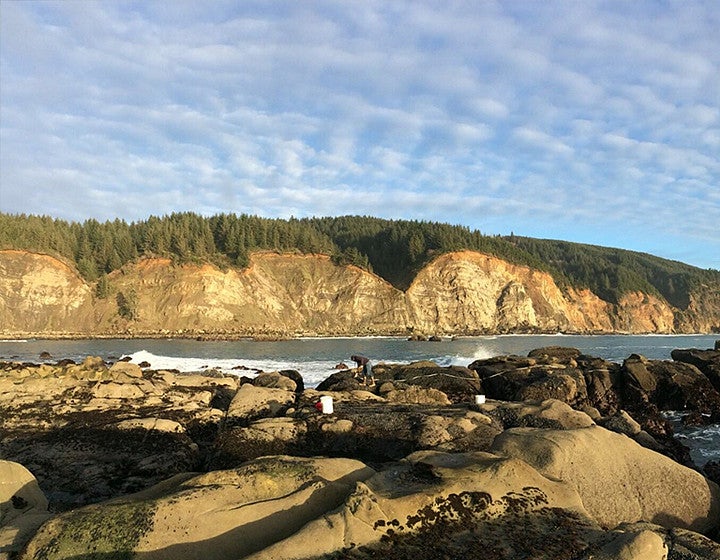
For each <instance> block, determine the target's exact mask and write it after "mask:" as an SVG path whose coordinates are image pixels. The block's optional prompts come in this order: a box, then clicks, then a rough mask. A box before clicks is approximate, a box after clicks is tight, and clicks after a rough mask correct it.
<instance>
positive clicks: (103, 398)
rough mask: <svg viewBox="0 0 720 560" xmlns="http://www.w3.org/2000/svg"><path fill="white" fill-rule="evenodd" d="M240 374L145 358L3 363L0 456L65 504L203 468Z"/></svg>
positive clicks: (59, 506) (57, 506)
mask: <svg viewBox="0 0 720 560" xmlns="http://www.w3.org/2000/svg"><path fill="white" fill-rule="evenodd" d="M238 384H239V382H238V380H237V378H235V377H223V376H213V375H209V374H208V375H179V374H178V375H176V374H174V373H172V372H167V371H160V372H152V371H147V370H146V371H143V370H141V369H140V368H139V367H138V366H137V365H135V364H128V363H124V362H119V363H117V364H115V365H112V366H108V365H107V364H105V363H104V362H103V360H101V359H100V358H88V359H86V360H85V361H84V362H83V363H82V364H65V365H60V366H51V365H40V366H34V365H26V364H10V363H5V364H2V370H1V373H0V457H2V458H5V459H10V460H12V461H17V462H19V463H22V464H23V465H25V466H27V467H28V468H29V469H30V470H31V471H32V473H33V474H34V475H35V476H36V477H37V479H38V481H39V483H40V487H41V488H42V489H43V491H44V492H45V494H46V495H47V497H48V499H49V501H50V505H51V509H53V510H55V511H59V510H64V509H67V508H70V507H75V506H78V505H83V504H87V503H91V502H97V501H101V500H106V499H109V498H112V497H115V496H118V495H122V494H126V493H129V492H135V491H137V490H140V489H143V488H146V487H148V486H150V485H152V484H154V483H156V482H159V481H161V480H164V479H166V478H168V477H169V476H172V475H173V474H176V473H180V472H186V471H192V470H197V469H199V468H202V463H203V460H204V459H203V458H204V456H205V450H206V449H207V448H209V447H210V446H211V445H212V442H213V441H214V439H215V437H216V435H217V432H218V429H219V426H220V423H221V422H222V421H223V419H224V417H225V414H226V411H225V410H221V409H220V408H217V407H224V408H227V402H229V400H230V399H231V398H232V395H234V393H235V392H236V391H237V387H238Z"/></svg>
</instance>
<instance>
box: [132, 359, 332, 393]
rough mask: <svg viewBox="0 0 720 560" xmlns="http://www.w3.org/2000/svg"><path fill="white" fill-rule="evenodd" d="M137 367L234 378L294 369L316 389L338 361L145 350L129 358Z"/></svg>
mask: <svg viewBox="0 0 720 560" xmlns="http://www.w3.org/2000/svg"><path fill="white" fill-rule="evenodd" d="M125 357H129V358H130V361H131V362H132V363H135V364H140V363H143V362H145V363H148V364H150V366H149V367H151V368H152V369H172V370H177V371H180V372H183V373H190V372H202V371H207V370H211V369H212V370H216V371H221V372H223V373H229V374H232V375H238V376H242V375H248V376H251V377H252V376H254V375H256V374H258V373H260V372H264V371H281V370H285V369H293V370H296V371H298V372H299V373H300V374H301V375H302V377H303V379H304V381H305V385H306V386H308V387H313V386H316V385H317V384H319V383H320V382H321V381H323V380H324V379H325V378H327V377H328V376H330V375H331V374H332V373H333V372H335V371H337V370H336V369H335V365H336V364H337V362H336V361H322V360H316V361H306V360H303V361H292V360H278V359H270V358H268V359H262V360H257V359H256V360H248V359H228V358H197V357H179V356H159V355H156V354H153V353H151V352H148V351H146V350H141V351H139V352H134V353H133V354H129V355H128V356H125Z"/></svg>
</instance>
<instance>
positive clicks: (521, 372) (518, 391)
mask: <svg viewBox="0 0 720 560" xmlns="http://www.w3.org/2000/svg"><path fill="white" fill-rule="evenodd" d="M541 357H542V358H543V359H544V360H545V361H544V362H539V361H538V358H537V357H528V358H521V357H518V356H500V357H496V358H489V359H486V360H476V361H474V362H473V363H472V364H470V366H468V367H469V368H470V369H472V370H474V371H476V372H477V374H478V376H479V377H480V380H481V382H482V387H483V389H484V390H485V394H486V395H487V396H489V397H490V398H493V399H498V400H504V401H524V400H541V401H542V400H547V399H556V400H561V401H564V402H566V403H568V404H571V405H574V406H581V405H584V404H586V403H587V396H588V393H587V385H586V383H585V376H584V375H583V373H582V371H581V370H579V369H578V368H577V364H576V363H575V361H574V360H573V361H572V362H569V363H562V362H560V361H558V360H557V359H554V358H551V357H549V356H547V355H546V354H541Z"/></svg>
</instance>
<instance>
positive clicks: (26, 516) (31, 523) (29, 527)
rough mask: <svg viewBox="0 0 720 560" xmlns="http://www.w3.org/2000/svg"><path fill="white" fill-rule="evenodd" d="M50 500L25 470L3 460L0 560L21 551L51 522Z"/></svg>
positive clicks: (1, 468)
mask: <svg viewBox="0 0 720 560" xmlns="http://www.w3.org/2000/svg"><path fill="white" fill-rule="evenodd" d="M47 507H48V501H47V499H46V498H45V495H44V494H43V493H42V491H41V490H40V487H39V486H38V483H37V480H35V477H34V476H33V475H32V473H30V471H28V470H27V469H26V468H25V467H23V466H22V465H20V464H18V463H13V462H11V461H2V460H0V558H7V557H9V556H5V555H11V554H15V553H17V552H19V551H20V550H21V549H22V547H23V546H24V544H25V542H27V540H29V539H30V537H31V536H32V535H33V534H34V533H35V531H37V529H38V527H40V525H42V524H43V523H44V522H45V521H47V520H48V519H49V518H50V517H51V515H50V514H49V513H48V509H47Z"/></svg>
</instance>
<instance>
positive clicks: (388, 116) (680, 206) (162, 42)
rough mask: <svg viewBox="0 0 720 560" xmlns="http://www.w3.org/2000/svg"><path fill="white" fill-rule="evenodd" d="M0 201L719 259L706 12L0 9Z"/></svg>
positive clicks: (396, 6)
mask: <svg viewBox="0 0 720 560" xmlns="http://www.w3.org/2000/svg"><path fill="white" fill-rule="evenodd" d="M0 25H1V26H2V27H1V29H0V56H1V60H0V96H1V97H0V210H2V211H3V212H10V213H23V212H24V213H31V214H44V215H50V216H55V217H59V218H64V219H68V220H75V221H82V220H84V219H87V218H97V219H100V220H106V219H114V218H121V219H124V220H128V221H133V220H141V219H145V218H147V217H148V216H150V215H164V214H168V213H171V212H173V211H185V210H191V211H195V212H199V213H202V214H205V215H212V214H216V213H220V212H237V213H249V214H257V215H261V216H266V217H282V218H287V217H290V216H296V217H303V216H331V215H344V214H362V215H372V216H378V217H385V218H403V219H418V220H433V221H441V222H447V223H451V224H463V225H466V226H468V227H470V228H473V229H479V230H480V231H482V232H483V233H486V234H510V233H511V232H513V233H515V234H517V235H527V236H531V237H542V238H553V239H565V240H569V241H578V242H582V243H592V244H597V245H605V246H612V247H622V248H626V249H632V250H638V251H643V252H648V253H651V254H655V255H658V256H662V257H666V258H670V259H674V260H679V261H683V262H686V263H689V264H693V265H696V266H700V267H702V268H714V269H720V226H719V225H718V224H720V32H718V30H720V3H718V2H717V1H716V0H708V1H706V2H703V1H692V0H683V1H647V0H632V1H630V0H628V1H625V0H623V1H612V0H610V1H590V0H587V1H584V0H563V1H552V0H550V1H545V0H543V1H542V2H539V1H537V2H536V1H530V0H527V1H526V0H514V1H506V2H493V1H469V2H447V1H443V2H440V1H438V2H422V1H408V2H402V1H391V0H381V1H373V0H363V1H362V2H340V1H336V2H320V1H318V2H312V1H307V2H296V1H288V2H251V1H247V2H236V1H231V2H225V1H222V0H213V1H210V2H199V1H196V0H190V1H182V0H172V1H170V0H167V1H162V2H153V1H139V2H112V1H109V0H105V1H83V0H75V1H73V0H66V1H61V2H52V1H48V2H31V1H16V0H0Z"/></svg>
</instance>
